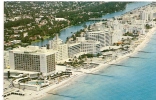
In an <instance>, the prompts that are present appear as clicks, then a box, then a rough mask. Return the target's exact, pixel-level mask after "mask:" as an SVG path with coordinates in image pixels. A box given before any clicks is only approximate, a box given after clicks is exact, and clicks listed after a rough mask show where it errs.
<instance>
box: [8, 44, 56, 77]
mask: <svg viewBox="0 0 156 100" xmlns="http://www.w3.org/2000/svg"><path fill="white" fill-rule="evenodd" d="M55 55H56V51H54V50H47V49H46V47H41V48H39V47H38V46H27V47H25V48H24V47H19V48H15V49H13V50H10V51H9V60H10V69H14V70H24V71H34V72H42V73H43V75H48V74H51V73H53V72H54V71H55Z"/></svg>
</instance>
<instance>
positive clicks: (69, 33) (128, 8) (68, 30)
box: [32, 2, 150, 47]
mask: <svg viewBox="0 0 156 100" xmlns="http://www.w3.org/2000/svg"><path fill="white" fill-rule="evenodd" d="M149 3H150V2H135V3H130V4H127V6H126V8H125V10H123V11H119V12H115V13H111V14H107V15H103V16H102V17H101V18H106V19H109V18H113V17H115V16H120V15H122V14H125V13H126V12H129V11H131V10H133V9H136V8H139V7H142V6H145V5H147V4H149ZM93 23H95V21H87V22H85V23H81V24H79V25H75V26H71V27H68V28H66V29H63V30H62V31H61V32H60V34H59V37H60V38H61V39H62V40H63V42H65V41H66V39H67V37H70V36H72V34H74V33H75V32H77V31H79V30H81V29H83V25H84V24H86V25H87V26H88V25H91V24H93ZM52 39H53V38H48V39H45V40H43V41H39V42H36V43H32V45H34V46H40V47H41V46H44V45H46V44H48V42H49V40H52Z"/></svg>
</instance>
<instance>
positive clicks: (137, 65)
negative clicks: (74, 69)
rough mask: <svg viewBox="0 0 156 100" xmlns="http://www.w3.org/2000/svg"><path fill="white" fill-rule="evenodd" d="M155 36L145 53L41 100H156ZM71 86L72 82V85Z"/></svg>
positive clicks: (80, 80)
mask: <svg viewBox="0 0 156 100" xmlns="http://www.w3.org/2000/svg"><path fill="white" fill-rule="evenodd" d="M155 39H156V33H155V34H154V35H153V37H152V38H151V40H150V42H149V43H147V45H146V47H145V48H144V49H143V51H147V52H150V53H147V52H144V53H143V52H138V53H137V54H136V55H134V56H135V57H138V58H128V59H125V60H123V61H122V62H120V63H119V64H120V65H123V66H115V65H112V66H109V67H108V68H107V69H103V70H100V71H99V72H96V74H97V75H92V74H87V75H85V76H83V77H81V78H79V79H78V80H76V81H75V82H73V83H72V84H70V85H69V86H68V87H64V88H61V89H59V90H57V91H55V95H52V94H49V95H48V96H47V97H45V98H42V100H156V42H155ZM69 83H70V81H69Z"/></svg>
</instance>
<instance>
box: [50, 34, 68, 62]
mask: <svg viewBox="0 0 156 100" xmlns="http://www.w3.org/2000/svg"><path fill="white" fill-rule="evenodd" d="M49 48H50V49H53V50H56V51H57V53H56V62H57V63H59V62H64V60H67V59H68V45H67V44H65V43H63V41H62V40H61V39H60V38H58V35H57V36H56V38H55V39H54V40H51V41H49Z"/></svg>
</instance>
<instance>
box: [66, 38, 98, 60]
mask: <svg viewBox="0 0 156 100" xmlns="http://www.w3.org/2000/svg"><path fill="white" fill-rule="evenodd" d="M99 52H100V42H99V41H94V40H85V37H76V43H72V44H68V53H69V57H70V58H73V57H75V56H77V57H78V56H80V55H83V54H97V53H99Z"/></svg>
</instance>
